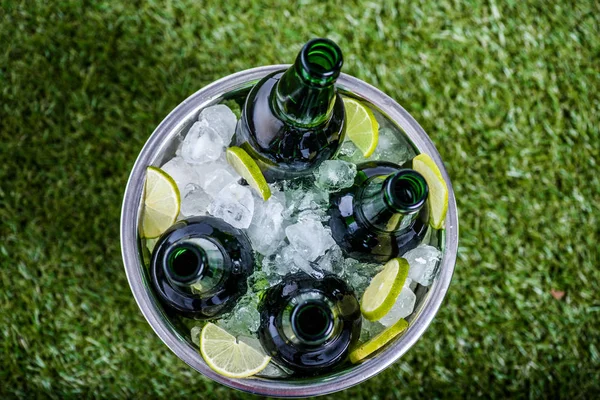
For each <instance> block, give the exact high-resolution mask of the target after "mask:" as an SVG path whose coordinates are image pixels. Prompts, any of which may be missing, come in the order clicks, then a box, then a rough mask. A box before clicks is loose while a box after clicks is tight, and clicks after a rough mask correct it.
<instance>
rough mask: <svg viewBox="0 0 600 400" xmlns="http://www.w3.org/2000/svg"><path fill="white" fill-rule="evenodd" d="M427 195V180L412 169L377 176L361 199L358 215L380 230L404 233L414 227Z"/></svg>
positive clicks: (370, 182)
mask: <svg viewBox="0 0 600 400" xmlns="http://www.w3.org/2000/svg"><path fill="white" fill-rule="evenodd" d="M428 193H429V190H428V187H427V182H426V181H425V178H423V176H422V175H421V174H419V173H418V172H416V171H414V170H412V169H402V170H400V171H398V172H396V173H394V174H392V175H389V176H376V177H374V178H372V179H370V180H369V181H367V183H366V186H364V187H363V190H362V192H361V193H360V194H359V196H358V200H357V202H358V209H359V215H360V216H361V217H363V218H364V220H365V221H366V222H367V223H368V224H369V225H371V226H372V227H374V228H375V229H377V230H380V231H383V232H399V231H403V230H405V229H407V228H409V227H410V226H412V224H413V222H414V221H415V219H416V218H417V216H418V215H419V211H421V209H422V208H423V206H424V205H425V202H426V201H427V196H428Z"/></svg>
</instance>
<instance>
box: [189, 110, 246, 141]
mask: <svg viewBox="0 0 600 400" xmlns="http://www.w3.org/2000/svg"><path fill="white" fill-rule="evenodd" d="M198 121H199V122H205V123H206V125H207V126H209V127H210V128H211V129H212V130H214V131H215V133H217V134H218V135H219V136H220V137H221V138H222V139H223V143H224V144H225V145H226V146H228V145H229V143H230V142H231V138H232V137H233V134H234V133H235V125H236V124H237V117H236V116H235V114H234V113H233V111H231V109H230V108H229V107H227V106H226V105H224V104H217V105H215V106H210V107H206V108H205V109H204V110H202V111H201V112H200V115H199V116H198Z"/></svg>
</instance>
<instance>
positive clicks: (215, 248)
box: [150, 216, 254, 319]
mask: <svg viewBox="0 0 600 400" xmlns="http://www.w3.org/2000/svg"><path fill="white" fill-rule="evenodd" d="M253 270H254V259H253V256H252V246H251V245H250V242H249V240H248V238H247V237H246V235H245V234H244V233H243V232H242V231H240V230H239V229H237V228H234V227H233V226H231V225H229V224H228V223H226V222H225V221H223V220H221V219H218V218H214V217H210V216H204V217H193V218H190V219H187V220H185V221H180V222H177V223H176V224H174V225H173V226H171V227H170V228H169V229H168V230H167V231H166V232H165V233H163V235H162V236H161V237H160V239H159V241H158V242H157V243H156V246H155V247H154V250H153V252H152V260H151V263H150V277H151V280H152V285H153V287H154V290H155V292H156V294H157V297H158V298H159V300H160V301H161V302H162V303H163V304H164V305H165V307H166V308H168V309H169V310H172V311H174V312H175V313H177V314H180V315H182V316H184V317H188V318H194V319H211V318H216V317H218V316H219V315H222V314H224V313H227V312H229V311H231V309H233V307H234V306H235V304H236V302H237V300H238V299H239V298H240V297H242V296H243V295H244V294H245V293H246V290H247V279H248V277H249V276H250V275H251V274H252V272H253Z"/></svg>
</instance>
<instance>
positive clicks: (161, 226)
mask: <svg viewBox="0 0 600 400" xmlns="http://www.w3.org/2000/svg"><path fill="white" fill-rule="evenodd" d="M144 190H145V194H144V210H143V211H142V232H141V234H142V236H143V237H145V238H156V237H158V236H160V235H161V234H162V233H163V232H164V231H166V230H167V228H169V227H170V226H171V225H173V223H174V222H175V220H176V219H177V215H179V204H180V200H179V189H177V184H175V181H174V180H173V178H171V177H170V176H169V175H168V174H167V173H166V172H164V171H163V170H161V169H158V168H155V167H148V169H147V170H146V185H145V188H144Z"/></svg>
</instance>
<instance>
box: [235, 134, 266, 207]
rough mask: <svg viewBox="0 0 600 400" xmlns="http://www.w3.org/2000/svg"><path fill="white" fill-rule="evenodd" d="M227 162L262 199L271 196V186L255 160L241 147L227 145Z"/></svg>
mask: <svg viewBox="0 0 600 400" xmlns="http://www.w3.org/2000/svg"><path fill="white" fill-rule="evenodd" d="M225 156H226V157H227V162H228V163H229V165H231V166H232V167H233V169H235V170H236V172H237V173H238V174H240V176H241V177H242V178H244V179H245V180H246V182H248V185H250V187H251V188H252V189H254V190H255V191H256V193H258V194H259V195H260V197H262V199H263V200H265V201H266V200H268V199H269V197H271V188H270V187H269V185H268V184H267V181H266V180H265V177H264V175H263V173H262V172H261V170H260V168H259V167H258V164H256V161H254V160H253V159H252V157H250V156H249V155H248V153H246V151H245V150H244V149H242V148H241V147H236V146H233V147H229V148H228V149H227V153H226V154H225Z"/></svg>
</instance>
